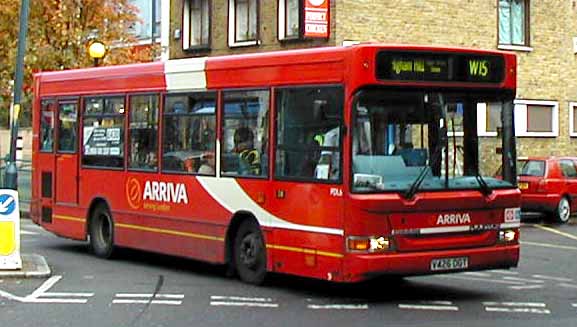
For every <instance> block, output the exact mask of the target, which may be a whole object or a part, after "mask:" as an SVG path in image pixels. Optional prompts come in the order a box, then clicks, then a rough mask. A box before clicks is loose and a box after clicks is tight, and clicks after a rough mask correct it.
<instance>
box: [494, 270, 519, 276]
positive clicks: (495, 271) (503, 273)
mask: <svg viewBox="0 0 577 327" xmlns="http://www.w3.org/2000/svg"><path fill="white" fill-rule="evenodd" d="M489 271H490V272H494V273H496V274H502V275H519V273H518V272H516V271H509V270H501V269H497V270H489Z"/></svg>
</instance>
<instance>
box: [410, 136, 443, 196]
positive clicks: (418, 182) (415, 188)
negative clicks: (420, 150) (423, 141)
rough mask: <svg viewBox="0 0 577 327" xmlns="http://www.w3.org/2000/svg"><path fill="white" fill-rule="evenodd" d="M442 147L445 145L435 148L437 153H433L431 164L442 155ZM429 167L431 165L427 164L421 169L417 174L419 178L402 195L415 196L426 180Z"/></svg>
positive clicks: (434, 163) (435, 162)
mask: <svg viewBox="0 0 577 327" xmlns="http://www.w3.org/2000/svg"><path fill="white" fill-rule="evenodd" d="M442 149H443V146H438V147H437V148H436V149H435V153H433V155H432V157H431V161H430V165H431V166H434V165H436V164H437V161H438V160H439V158H440V157H441V152H442ZM428 169H429V165H426V166H425V167H423V169H421V171H420V172H419V176H417V178H416V179H415V181H414V182H413V184H411V187H409V189H408V190H407V191H406V192H404V193H402V195H403V197H404V198H405V199H407V200H410V199H412V198H413V196H415V193H417V191H418V190H419V186H421V183H423V181H424V180H425V177H426V176H427V170H428Z"/></svg>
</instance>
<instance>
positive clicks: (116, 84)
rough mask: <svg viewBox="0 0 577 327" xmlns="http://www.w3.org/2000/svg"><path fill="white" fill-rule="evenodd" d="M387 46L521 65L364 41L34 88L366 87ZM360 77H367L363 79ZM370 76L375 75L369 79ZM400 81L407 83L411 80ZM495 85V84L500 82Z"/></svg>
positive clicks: (47, 80) (47, 92)
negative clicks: (343, 84)
mask: <svg viewBox="0 0 577 327" xmlns="http://www.w3.org/2000/svg"><path fill="white" fill-rule="evenodd" d="M386 50H388V51H404V52H421V53H455V54H456V53H466V54H470V55H479V56H482V55H499V56H503V57H504V58H505V62H506V67H515V65H516V59H515V55H514V54H512V53H508V52H503V51H496V50H480V49H470V48H459V47H438V46H420V45H402V44H392V45H390V44H379V43H363V44H358V45H353V46H344V47H322V48H309V49H297V50H284V51H273V52H260V53H251V54H240V55H227V56H215V57H202V58H186V59H173V60H168V61H165V62H152V63H142V64H128V65H117V66H103V67H94V68H84V69H73V70H63V71H53V72H41V73H37V74H35V76H34V78H35V87H36V90H35V92H36V94H37V95H38V96H41V97H47V96H67V95H88V94H104V93H107V94H110V93H125V92H158V91H168V92H178V91H191V90H206V89H212V88H239V87H258V86H280V85H291V84H336V83H341V82H342V81H343V80H344V78H345V76H346V77H347V79H349V80H351V81H352V82H351V83H353V84H355V83H356V84H358V85H361V84H363V83H369V82H371V78H372V80H373V81H372V82H373V83H375V81H374V74H366V71H364V72H360V73H357V71H361V70H362V69H361V67H363V68H364V69H375V67H374V61H375V54H376V53H377V52H379V51H386ZM356 64H358V66H357V65H356ZM363 73H364V74H363ZM511 73H512V76H509V74H508V75H507V76H506V78H505V80H504V82H503V83H502V84H501V85H500V86H499V88H510V89H514V88H515V86H516V82H515V80H516V78H515V76H514V74H516V71H515V70H514V71H512V72H511ZM361 75H363V76H365V77H362V78H361ZM367 76H368V77H370V78H369V79H367ZM389 84H395V83H389ZM396 84H400V85H406V83H396ZM432 84H434V83H432ZM453 84H455V85H450V86H458V85H457V84H458V83H453ZM480 87H483V85H480ZM485 87H487V86H485ZM491 87H493V88H495V85H492V86H491Z"/></svg>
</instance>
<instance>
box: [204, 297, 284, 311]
mask: <svg viewBox="0 0 577 327" xmlns="http://www.w3.org/2000/svg"><path fill="white" fill-rule="evenodd" d="M210 305H211V306H227V307H257V308H278V303H272V299H271V298H262V297H243V296H219V295H212V296H211V297H210Z"/></svg>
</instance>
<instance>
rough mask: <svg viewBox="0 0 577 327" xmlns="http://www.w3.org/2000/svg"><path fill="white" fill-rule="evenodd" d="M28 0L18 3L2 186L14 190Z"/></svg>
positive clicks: (16, 186) (15, 184)
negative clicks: (11, 100) (18, 23)
mask: <svg viewBox="0 0 577 327" xmlns="http://www.w3.org/2000/svg"><path fill="white" fill-rule="evenodd" d="M28 9H29V0H22V2H21V4H20V30H19V32H18V53H17V56H16V72H15V74H14V75H15V76H14V100H13V106H12V110H11V115H10V155H9V159H8V160H9V161H8V165H7V167H6V180H5V182H4V187H6V188H8V189H13V190H16V189H17V188H18V169H17V168H16V139H17V138H18V115H19V114H20V105H21V100H20V99H21V96H22V84H23V79H24V54H25V53H26V32H27V30H28Z"/></svg>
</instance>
